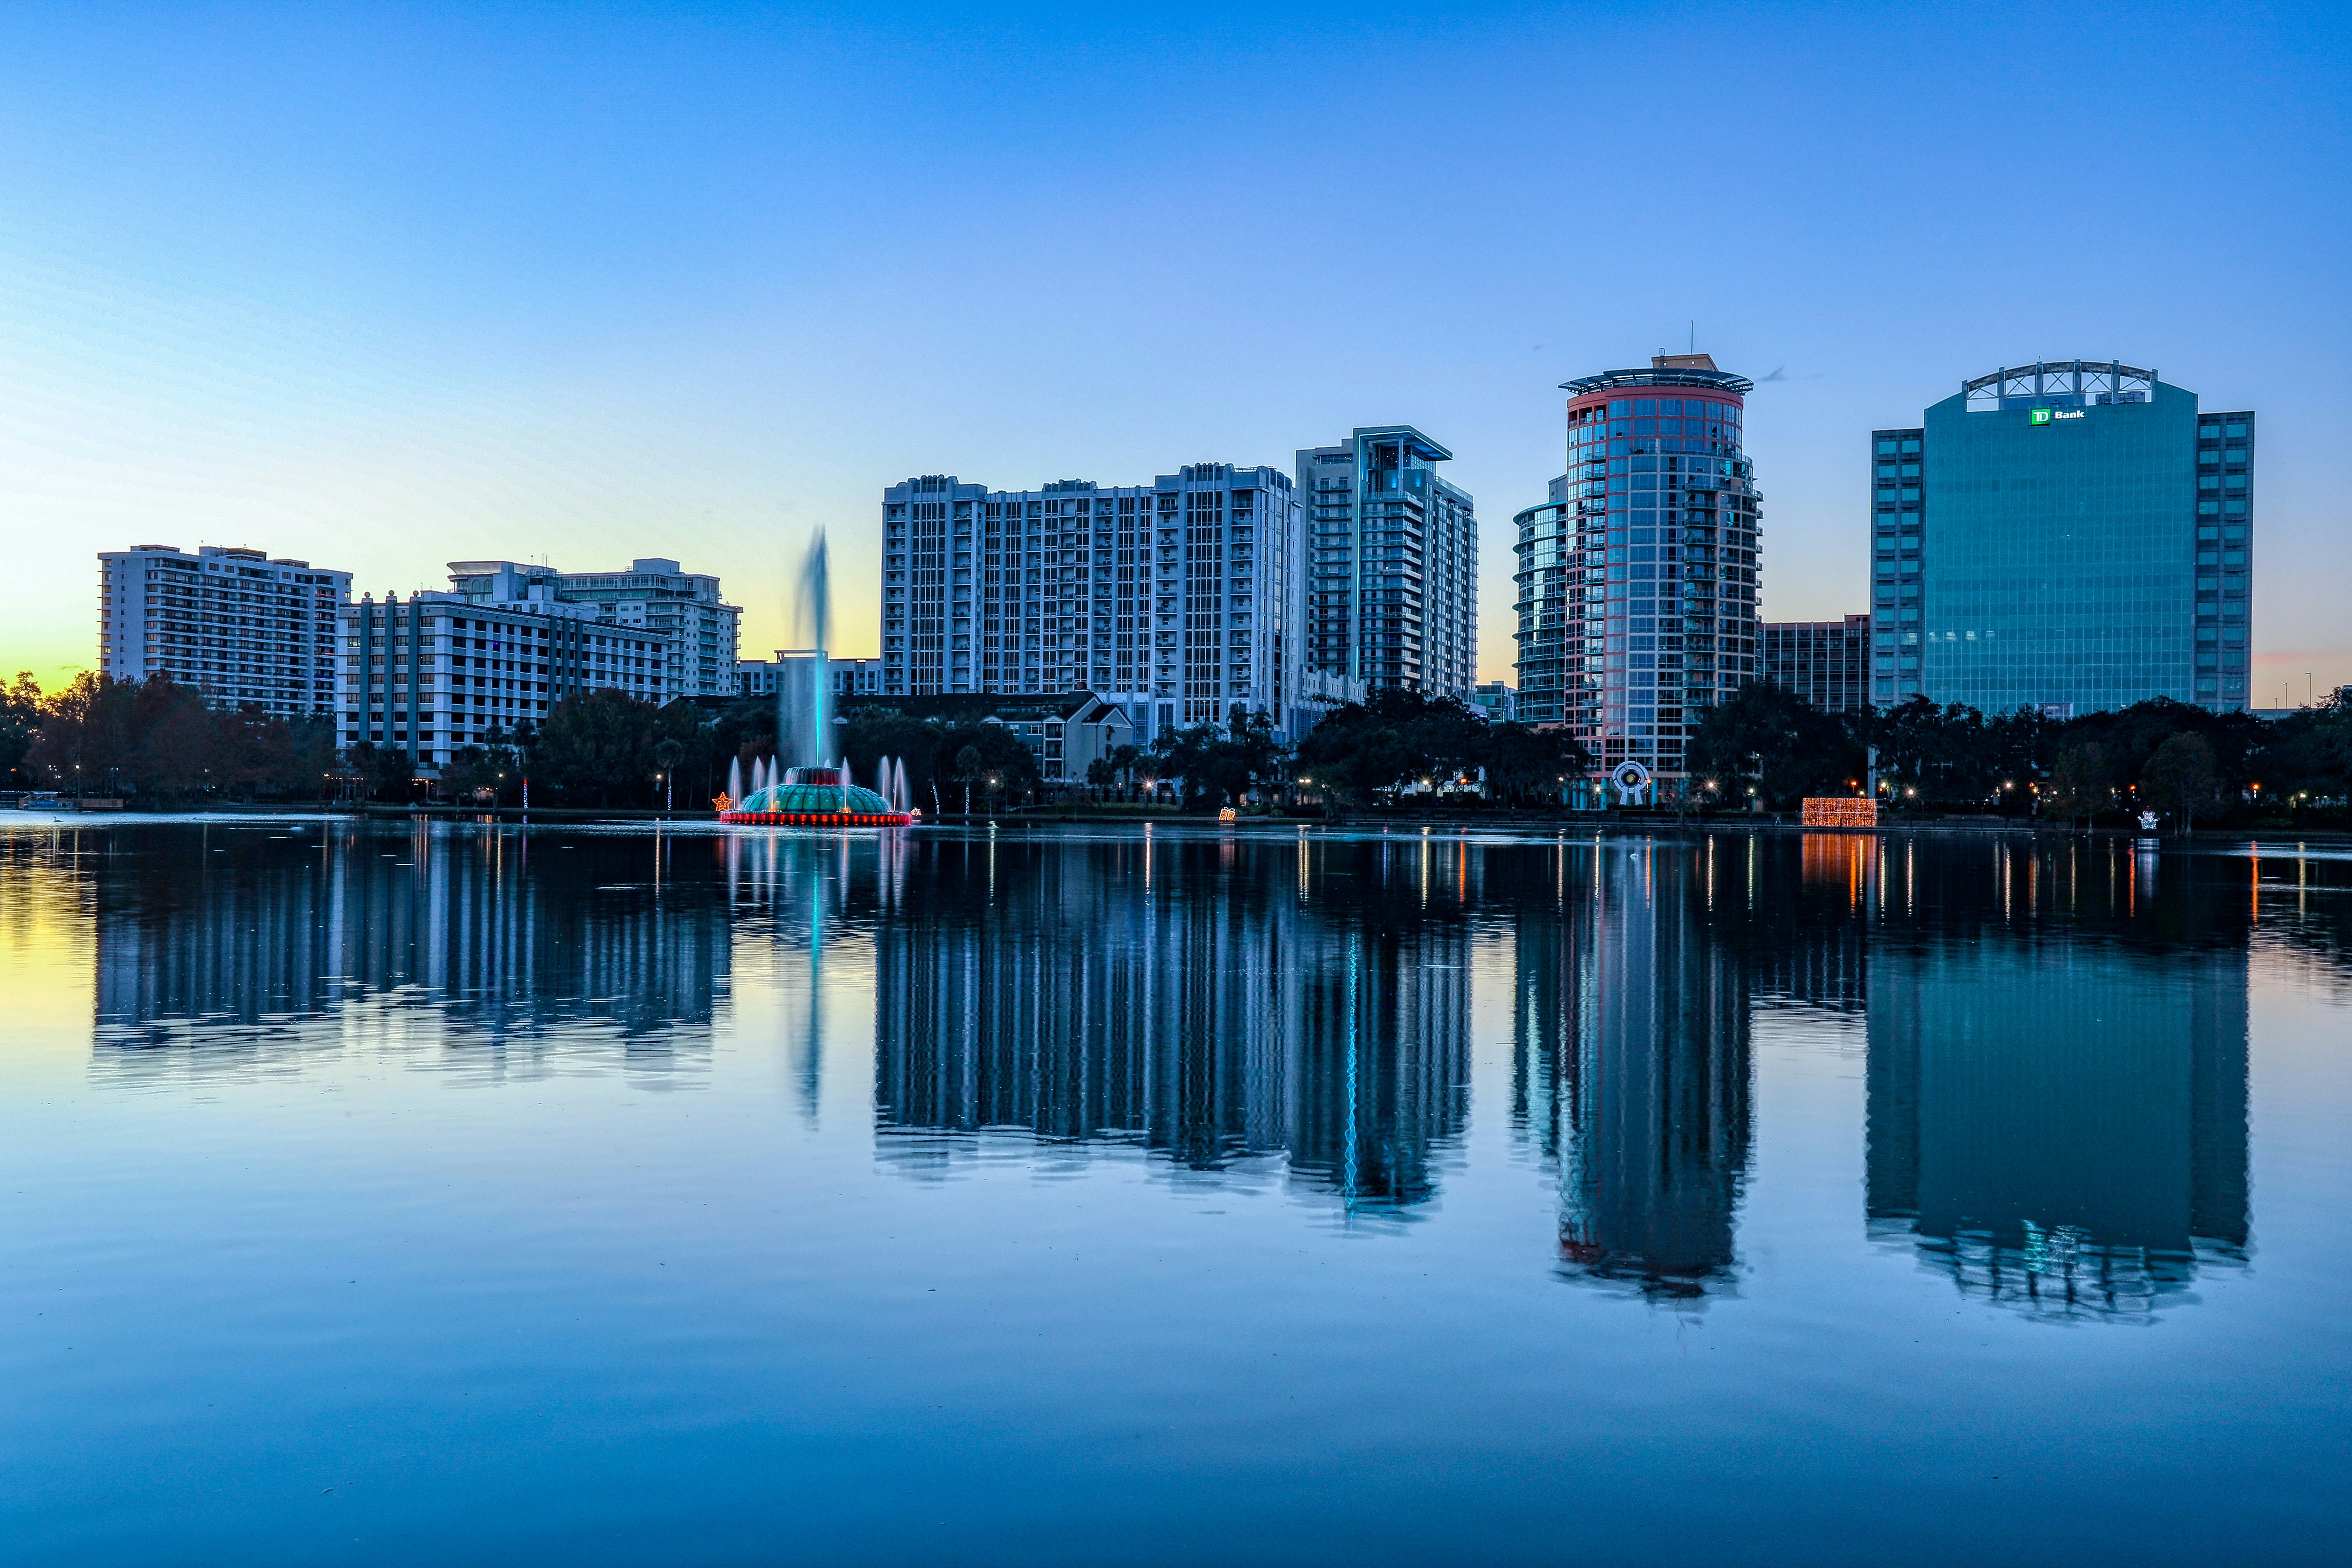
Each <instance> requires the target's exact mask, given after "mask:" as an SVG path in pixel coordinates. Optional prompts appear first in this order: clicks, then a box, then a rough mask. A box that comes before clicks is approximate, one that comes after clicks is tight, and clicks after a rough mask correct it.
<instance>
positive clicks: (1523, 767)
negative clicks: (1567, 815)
mask: <svg viewBox="0 0 2352 1568" xmlns="http://www.w3.org/2000/svg"><path fill="white" fill-rule="evenodd" d="M1479 765H1480V766H1481V767H1484V768H1485V769H1486V787H1487V788H1488V789H1489V790H1491V791H1493V792H1494V793H1495V794H1496V795H1497V796H1499V797H1500V798H1502V799H1503V800H1506V801H1508V802H1510V803H1511V804H1513V805H1524V804H1526V803H1528V801H1530V800H1542V801H1549V802H1551V803H1553V804H1555V805H1556V804H1558V802H1559V798H1560V789H1561V786H1562V785H1564V784H1566V783H1567V782H1568V781H1569V780H1570V779H1572V778H1575V777H1577V776H1578V775H1580V774H1581V773H1584V772H1585V771H1586V770H1588V769H1589V768H1591V765H1592V754H1591V752H1588V751H1586V750H1585V749H1584V746H1583V744H1582V742H1579V741H1578V740H1577V739H1576V738H1575V737H1574V736H1573V735H1570V733H1569V732H1568V731H1565V730H1536V729H1530V728H1529V727H1528V726H1527V725H1525V724H1517V723H1511V724H1495V725H1491V726H1489V727H1488V729H1487V731H1486V740H1485V744H1484V745H1483V746H1482V747H1481V749H1480V752H1479Z"/></svg>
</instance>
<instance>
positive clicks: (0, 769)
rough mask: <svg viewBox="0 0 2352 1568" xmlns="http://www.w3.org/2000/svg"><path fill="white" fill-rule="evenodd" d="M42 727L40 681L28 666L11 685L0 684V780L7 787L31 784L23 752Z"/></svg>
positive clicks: (28, 785) (26, 787) (20, 786)
mask: <svg viewBox="0 0 2352 1568" xmlns="http://www.w3.org/2000/svg"><path fill="white" fill-rule="evenodd" d="M40 727H41V683H40V682H39V681H37V680H35V679H33V672H32V671H31V670H29V669H27V670H23V671H20V672H19V673H18V674H17V677H16V685H14V686H0V781H5V783H6V784H8V785H9V786H10V787H12V788H16V789H28V788H30V787H32V784H33V779H32V775H31V774H30V773H26V771H25V754H26V752H29V751H31V750H32V748H33V736H34V735H35V734H36V733H37V731H39V730H40Z"/></svg>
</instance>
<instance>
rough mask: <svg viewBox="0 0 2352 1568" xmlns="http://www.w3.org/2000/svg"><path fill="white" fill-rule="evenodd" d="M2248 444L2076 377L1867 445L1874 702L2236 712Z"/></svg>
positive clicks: (2177, 402) (2226, 421)
mask: <svg viewBox="0 0 2352 1568" xmlns="http://www.w3.org/2000/svg"><path fill="white" fill-rule="evenodd" d="M2253 428H2254V416H2253V415H2252V414H2251V413H2245V412H2240V413H2221V414H2200V412H2199V410H2198V406H2197V395H2196V394H2195V393H2193V392H2189V391H2187V390H2185V389H2184V388H2181V387H2178V386H2173V385H2170V384H2167V383H2165V382H2162V381H2159V380H2158V378H2157V374H2156V373H2155V372H2154V371H2151V370H2140V369H2137V368H2136V367H2134V366H2131V365H2126V364H2123V363H2116V362H2112V361H2110V362H2105V363H2102V362H2097V361H2088V360H2071V361H2064V362H2046V361H2045V362H2042V363H2035V364H2030V365H2018V366H2011V367H2006V368H2003V369H2000V370H1997V371H1994V372H1992V373H1991V374H1988V375H1980V376H1977V377H1974V378H1972V379H1970V380H1969V381H1966V382H1963V383H1962V384H1961V387H1960V390H1959V392H1958V393H1957V394H1956V395H1953V396H1950V397H1948V398H1946V399H1945V400H1944V401H1943V402H1941V403H1938V404H1937V405H1934V406H1933V407H1931V408H1929V409H1928V410H1927V415H1926V418H1925V421H1924V423H1923V424H1921V425H1919V426H1915V427H1912V428H1909V429H1888V430H1877V431H1874V432H1872V434H1871V454H1870V460H1871V498H1872V540H1871V544H1872V565H1871V595H1872V603H1871V608H1872V611H1873V614H1874V622H1873V625H1874V631H1873V642H1874V647H1873V648H1872V671H1871V697H1872V700H1873V701H1874V703H1876V704H1877V705H1878V706H1880V707H1888V706H1892V705H1894V704H1896V703H1899V702H1902V701H1905V700H1908V699H1909V698H1911V697H1914V696H1917V695H1922V694H1924V695H1926V696H1927V697H1928V698H1930V699H1931V700H1935V701H1937V702H1964V703H1967V704H1969V706H1971V707H1973V708H1976V709H1979V710H1982V711H1984V712H1988V713H1995V712H2007V711H2010V710H2013V709H2016V708H2020V707H2032V708H2039V709H2041V710H2043V711H2045V712H2049V713H2052V714H2054V715H2057V716H2061V717H2063V716H2067V715H2071V714H2074V713H2087V712H2092V711H2095V710H2102V709H2115V708H2123V707H2127V706H2129V705H2130V704H2132V703H2134V702H2138V701H2143V700H2147V699H2150V698H2157V697H2168V698H2171V699H2173V700H2177V701H2180V702H2194V703H2196V704H2198V705H2200V706H2201V707H2206V708H2212V709H2221V710H2228V709H2241V708H2243V707H2245V706H2246V700H2247V695H2248V693H2247V686H2246V680H2247V658H2248V644H2249V639H2250V637H2251V636H2252V626H2251V618H2250V617H2251V600H2250V598H2249V595H2248V593H2247V589H2248V586H2249V584H2250V583H2251V581H2252V558H2253V543H2252V526H2253V516H2252V511H2253Z"/></svg>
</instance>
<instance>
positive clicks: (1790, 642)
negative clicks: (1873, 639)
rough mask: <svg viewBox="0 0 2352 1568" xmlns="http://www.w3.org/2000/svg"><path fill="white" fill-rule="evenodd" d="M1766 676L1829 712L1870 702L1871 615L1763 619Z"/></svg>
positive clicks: (1859, 708)
mask: <svg viewBox="0 0 2352 1568" xmlns="http://www.w3.org/2000/svg"><path fill="white" fill-rule="evenodd" d="M1764 679H1767V680H1769V681H1770V682H1772V684H1774V685H1775V686H1783V687H1786V688H1788V689H1790V691H1793V692H1795V693H1796V694H1797V695H1798V696H1800V697H1801V698H1803V699H1804V700H1806V701H1808V702H1810V703H1811V704H1812V705H1813V706H1814V707H1816V708H1819V709H1821V710H1822V711H1823V712H1826V713H1858V712H1861V711H1862V710H1864V709H1866V708H1868V707H1869V706H1870V617H1869V616H1846V617H1845V618H1844V619H1843V620H1837V621H1767V622H1765V623H1764Z"/></svg>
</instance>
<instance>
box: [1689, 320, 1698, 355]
mask: <svg viewBox="0 0 2352 1568" xmlns="http://www.w3.org/2000/svg"><path fill="white" fill-rule="evenodd" d="M1690 352H1691V353H1698V318H1697V317H1696V316H1693V317H1692V318H1691V344H1690Z"/></svg>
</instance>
